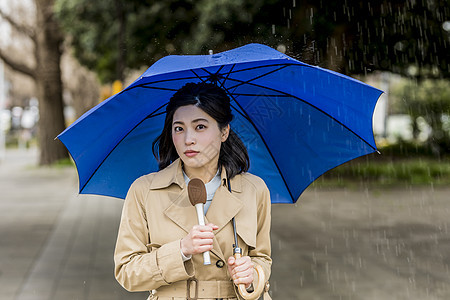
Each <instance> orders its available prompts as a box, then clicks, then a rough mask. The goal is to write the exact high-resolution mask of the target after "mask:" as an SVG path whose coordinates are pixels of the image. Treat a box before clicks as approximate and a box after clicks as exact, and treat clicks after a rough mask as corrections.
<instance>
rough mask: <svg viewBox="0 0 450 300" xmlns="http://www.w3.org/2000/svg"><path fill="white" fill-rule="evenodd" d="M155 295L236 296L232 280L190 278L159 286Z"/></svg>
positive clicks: (198, 297) (194, 297) (192, 297)
mask: <svg viewBox="0 0 450 300" xmlns="http://www.w3.org/2000/svg"><path fill="white" fill-rule="evenodd" d="M155 296H160V297H186V298H187V299H202V298H203V299H208V298H209V299H212V298H213V299H214V298H219V299H220V298H225V299H226V298H236V292H235V290H234V284H233V282H232V281H199V280H196V279H190V280H187V281H178V282H174V283H171V284H170V285H166V286H161V287H159V288H158V289H157V290H156V293H155Z"/></svg>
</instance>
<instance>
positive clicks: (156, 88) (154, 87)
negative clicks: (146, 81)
mask: <svg viewBox="0 0 450 300" xmlns="http://www.w3.org/2000/svg"><path fill="white" fill-rule="evenodd" d="M141 87H142V88H144V89H154V90H163V91H173V92H176V91H178V90H177V89H169V88H163V87H157V86H147V85H142V86H141Z"/></svg>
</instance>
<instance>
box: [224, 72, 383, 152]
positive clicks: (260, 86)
mask: <svg viewBox="0 0 450 300" xmlns="http://www.w3.org/2000/svg"><path fill="white" fill-rule="evenodd" d="M232 80H235V81H238V82H241V83H242V84H250V85H253V86H255V87H259V88H263V89H268V90H271V91H274V92H278V93H281V94H283V95H286V96H288V97H292V98H295V99H297V100H299V101H301V102H303V103H305V104H307V105H309V106H311V107H313V108H314V109H316V110H318V111H320V112H321V113H323V114H324V115H326V116H328V117H330V118H331V119H332V120H334V121H335V122H336V123H338V124H340V125H341V126H342V127H344V128H346V129H347V130H348V131H350V132H351V133H353V134H354V135H356V136H357V137H358V138H360V139H361V140H362V141H364V143H366V144H367V145H369V146H370V147H371V148H372V149H373V150H375V151H377V152H378V149H376V148H375V147H373V146H372V145H371V144H369V143H368V142H367V141H366V140H365V139H363V138H362V137H361V136H360V135H359V134H357V133H356V132H354V131H353V130H351V129H350V128H348V127H347V126H346V125H345V124H343V123H342V122H341V121H339V120H337V119H336V118H334V117H333V116H331V115H330V114H328V113H326V112H325V111H323V110H322V109H320V108H318V107H317V106H315V105H313V104H311V103H309V102H308V101H305V100H303V99H301V98H299V97H297V96H294V95H291V94H289V93H286V92H283V91H280V90H277V89H274V88H270V87H267V86H262V85H259V84H255V83H251V82H245V81H242V80H239V79H235V78H233V79H232ZM233 99H234V98H233Z"/></svg>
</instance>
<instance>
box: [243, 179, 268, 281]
mask: <svg viewBox="0 0 450 300" xmlns="http://www.w3.org/2000/svg"><path fill="white" fill-rule="evenodd" d="M257 201H258V202H257V205H258V217H257V233H256V247H255V248H254V249H250V250H249V252H248V255H249V256H250V257H251V259H252V261H253V263H255V264H258V265H260V266H261V267H262V268H263V270H264V275H265V276H266V278H265V281H268V280H269V277H270V273H271V266H272V258H271V257H270V256H271V246H270V226H271V202H270V192H269V189H268V188H267V186H266V184H265V183H264V181H262V180H261V182H260V185H259V186H258V197H257ZM255 274H256V273H255ZM256 280H257V278H256V277H255V280H254V281H255V282H256Z"/></svg>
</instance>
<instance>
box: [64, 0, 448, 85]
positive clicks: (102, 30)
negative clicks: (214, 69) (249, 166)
mask: <svg viewBox="0 0 450 300" xmlns="http://www.w3.org/2000/svg"><path fill="white" fill-rule="evenodd" d="M449 6H450V0H428V1H404V0H392V1H359V0H358V1H357V0H338V1H317V0H296V1H279V0H266V1H263V0H252V1H249V0H220V1H211V0H199V1H193V0H161V1H151V0H114V1H112V0H110V1H90V0H56V7H55V10H56V13H57V15H58V17H59V19H60V21H61V23H62V25H63V28H64V29H65V31H66V32H67V33H69V34H70V35H71V41H72V44H73V46H74V48H75V56H76V57H77V58H78V59H79V60H80V62H81V63H83V64H85V65H87V66H88V67H89V68H91V69H93V70H95V71H96V72H97V73H98V74H99V76H100V78H101V79H102V81H103V82H105V81H112V80H114V79H116V78H117V77H120V74H119V73H120V72H118V71H117V70H119V69H120V68H118V66H117V65H118V64H119V63H118V61H119V62H120V61H122V60H123V63H125V65H126V66H127V67H128V68H139V67H141V66H149V65H151V64H152V63H153V62H155V61H156V60H157V59H159V58H161V57H163V56H165V55H168V54H206V53H207V50H208V49H213V50H214V51H215V52H219V51H223V50H227V49H230V48H233V47H237V46H241V45H243V44H247V43H250V42H260V43H265V44H267V45H269V46H272V47H275V48H276V47H277V46H278V45H284V46H285V47H286V49H287V54H288V55H291V56H293V57H296V58H298V59H300V60H302V61H305V62H307V63H312V64H316V65H320V66H323V67H326V68H329V69H333V70H336V71H339V72H341V73H344V74H361V73H363V74H364V73H367V72H371V71H374V70H387V71H392V72H395V73H399V74H408V75H411V76H417V77H423V76H429V77H439V76H442V77H448V76H449V75H450V73H449V62H450V56H449V53H450V51H449V32H447V31H445V30H444V28H443V26H442V25H443V22H445V21H446V20H449V19H450V16H449V10H448V9H447V8H448V7H449ZM121 16H124V17H123V18H122V17H121ZM121 30H122V31H123V32H122V33H123V37H122V38H121V36H122V35H121ZM121 40H122V42H121ZM411 66H414V68H411ZM411 70H415V71H414V72H412V71H411Z"/></svg>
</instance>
